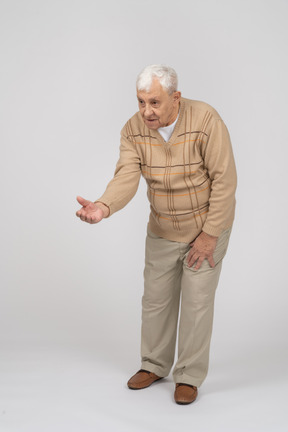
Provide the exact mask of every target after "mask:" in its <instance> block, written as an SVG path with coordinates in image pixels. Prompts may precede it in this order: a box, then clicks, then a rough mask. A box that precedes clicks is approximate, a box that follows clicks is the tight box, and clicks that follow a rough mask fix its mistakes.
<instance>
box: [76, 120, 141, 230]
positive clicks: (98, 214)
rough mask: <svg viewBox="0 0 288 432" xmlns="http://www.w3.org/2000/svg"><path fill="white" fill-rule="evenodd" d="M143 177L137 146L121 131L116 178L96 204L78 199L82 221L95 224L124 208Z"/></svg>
mask: <svg viewBox="0 0 288 432" xmlns="http://www.w3.org/2000/svg"><path fill="white" fill-rule="evenodd" d="M140 176H141V168H140V158H139V156H138V153H137V151H136V147H135V144H134V143H133V142H132V141H130V140H129V139H128V138H127V137H126V136H125V128H123V130H122V131H121V145H120V158H119V160H118V163H117V165H116V170H115V174H114V178H113V179H112V180H111V181H110V182H109V184H108V186H107V188H106V191H105V193H104V194H103V195H102V197H100V198H99V199H98V200H97V201H95V202H94V203H93V202H92V201H88V200H85V199H84V198H82V197H77V201H78V202H79V204H81V205H82V208H81V209H80V210H78V211H77V212H76V216H78V217H79V218H80V219H81V220H82V221H84V222H87V223H90V224H95V223H98V222H100V221H101V220H102V219H103V218H107V217H109V216H110V215H111V214H112V213H115V212H116V211H118V210H120V209H121V208H123V207H124V206H125V205H126V204H127V203H128V202H129V201H130V200H131V199H132V198H133V196H134V195H135V193H136V191H137V188H138V184H139V180H140Z"/></svg>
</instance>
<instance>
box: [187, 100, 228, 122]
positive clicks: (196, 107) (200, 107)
mask: <svg viewBox="0 0 288 432" xmlns="http://www.w3.org/2000/svg"><path fill="white" fill-rule="evenodd" d="M181 100H182V101H183V102H184V105H185V110H191V109H192V110H193V111H194V113H195V114H197V115H198V116H200V117H203V116H205V115H207V114H209V115H210V117H211V118H213V120H222V118H221V116H220V114H219V113H218V111H216V109H215V108H213V107H212V106H211V105H209V104H208V103H206V102H203V101H198V100H193V99H186V98H181Z"/></svg>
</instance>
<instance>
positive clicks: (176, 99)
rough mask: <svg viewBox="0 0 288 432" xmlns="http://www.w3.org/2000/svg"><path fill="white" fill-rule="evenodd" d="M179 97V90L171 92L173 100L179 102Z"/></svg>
mask: <svg viewBox="0 0 288 432" xmlns="http://www.w3.org/2000/svg"><path fill="white" fill-rule="evenodd" d="M180 98H181V92H180V91H175V92H174V93H173V102H179V101H180Z"/></svg>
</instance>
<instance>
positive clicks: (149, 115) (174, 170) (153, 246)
mask: <svg viewBox="0 0 288 432" xmlns="http://www.w3.org/2000/svg"><path fill="white" fill-rule="evenodd" d="M137 98H138V104H139V112H137V113H136V114H135V115H134V116H133V117H132V118H131V119H130V120H128V122H127V123H126V125H125V126H124V128H123V129H122V131H121V146H120V159H119V161H118V163H117V166H116V171H115V175H114V178H113V179H112V180H111V182H110V183H109V184H108V186H107V189H106V191H105V193H104V194H103V195H102V196H101V197H100V198H99V199H98V200H97V201H95V202H94V203H92V202H91V201H87V200H85V199H83V198H81V197H78V198H77V199H78V202H79V204H81V206H82V208H81V209H80V210H79V211H78V212H77V213H76V214H77V216H78V217H80V219H81V220H82V221H85V222H88V223H91V224H93V223H98V222H100V221H101V220H102V219H103V218H107V217H108V216H111V215H112V214H113V213H115V212H116V211H118V210H120V209H121V208H123V207H124V206H125V205H126V204H127V203H128V202H129V201H130V200H131V199H132V197H133V196H134V194H135V193H136V191H137V187H138V183H139V179H140V176H141V175H143V177H144V178H145V180H146V182H147V186H148V199H149V201H150V207H151V212H150V218H149V224H148V229H147V239H146V258H145V271H144V295H143V299H142V332H141V356H142V364H141V369H140V370H139V371H138V372H137V373H136V374H135V375H133V376H132V378H131V379H130V380H129V381H128V387H129V388H130V389H143V388H146V387H148V386H150V385H151V384H152V383H153V382H155V381H158V380H160V379H161V378H163V377H166V376H167V375H168V374H169V372H170V370H171V368H172V366H173V363H174V354H175V345H176V334H177V323H178V315H179V309H180V321H179V334H178V359H177V362H176V364H175V366H174V370H173V378H174V382H175V385H176V386H175V393H174V398H175V401H176V403H178V404H182V405H184V404H189V403H191V402H193V401H194V400H195V399H196V397H197V394H198V387H199V386H200V385H201V384H202V383H203V380H204V379H205V377H206V375H207V371H208V362H209V347H210V339H211V333H212V322H213V309H214V297H215V290H216V287H217V284H218V280H219V276H220V271H221V265H222V260H223V257H224V255H225V253H226V250H227V246H228V241H229V236H230V232H231V227H232V223H233V219H234V209H235V189H236V170H235V163H234V158H233V153H232V148H231V143H230V138H229V133H228V131H227V128H226V126H225V124H224V122H223V120H222V119H221V117H220V116H219V114H218V113H217V111H215V109H213V108H212V107H211V106H210V105H208V104H206V103H204V102H199V101H194V100H189V99H184V98H182V97H181V93H180V92H179V91H178V87H177V75H176V72H175V71H174V70H173V69H172V68H170V67H166V66H162V65H151V66H148V67H146V68H145V69H144V70H143V71H142V72H141V73H140V75H139V76H138V78H137ZM180 295H181V306H179V305H180Z"/></svg>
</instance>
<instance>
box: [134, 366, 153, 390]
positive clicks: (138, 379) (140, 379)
mask: <svg viewBox="0 0 288 432" xmlns="http://www.w3.org/2000/svg"><path fill="white" fill-rule="evenodd" d="M160 379H162V377H159V376H158V375H155V374H154V373H153V372H149V371H146V370H144V369H140V370H139V371H138V372H136V374H135V375H133V376H132V377H131V378H130V380H129V381H128V383H127V385H128V387H129V388H130V389H131V390H141V389H144V388H146V387H149V386H150V385H151V384H153V382H155V381H159V380H160Z"/></svg>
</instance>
